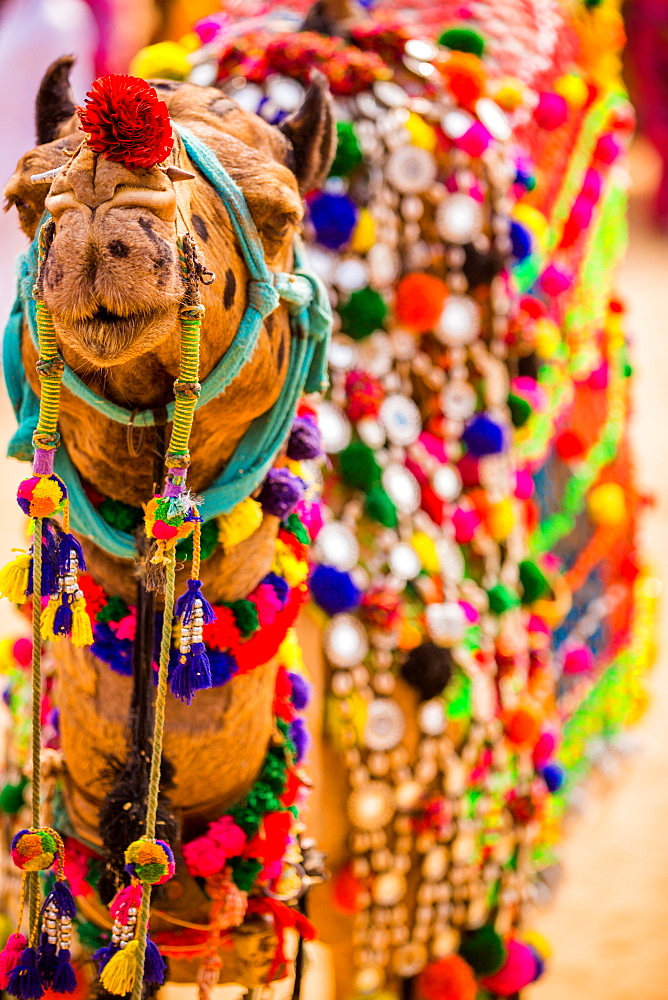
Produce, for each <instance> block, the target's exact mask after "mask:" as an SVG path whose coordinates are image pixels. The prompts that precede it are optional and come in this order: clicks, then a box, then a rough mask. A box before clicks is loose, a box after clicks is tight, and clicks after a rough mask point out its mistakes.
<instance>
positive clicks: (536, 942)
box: [522, 931, 552, 959]
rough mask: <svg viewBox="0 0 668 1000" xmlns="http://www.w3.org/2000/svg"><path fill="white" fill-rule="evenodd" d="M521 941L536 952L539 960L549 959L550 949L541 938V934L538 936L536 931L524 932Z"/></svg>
mask: <svg viewBox="0 0 668 1000" xmlns="http://www.w3.org/2000/svg"><path fill="white" fill-rule="evenodd" d="M522 940H523V941H524V942H525V943H526V944H528V945H531V947H532V948H534V949H535V950H536V951H537V952H538V954H539V955H540V957H541V958H544V959H545V958H550V956H551V955H552V949H551V947H550V945H549V942H548V941H547V940H546V939H545V938H544V937H543V935H542V934H539V933H538V931H525V932H524V933H523V934H522Z"/></svg>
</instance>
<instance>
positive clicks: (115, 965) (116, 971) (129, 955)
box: [100, 941, 138, 997]
mask: <svg viewBox="0 0 668 1000" xmlns="http://www.w3.org/2000/svg"><path fill="white" fill-rule="evenodd" d="M137 947H138V945H137V942H136V941H130V943H129V944H127V945H126V946H125V948H121V950H120V951H117V952H116V954H115V955H113V956H112V957H111V958H110V959H109V961H108V962H107V964H106V965H105V967H104V969H103V970H102V975H101V976H100V982H101V983H102V985H103V986H104V988H105V990H108V991H109V993H114V994H115V995H116V996H119V997H122V996H125V994H126V993H129V992H130V990H131V989H132V987H133V986H134V984H135V970H136V967H137Z"/></svg>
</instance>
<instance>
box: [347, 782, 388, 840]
mask: <svg viewBox="0 0 668 1000" xmlns="http://www.w3.org/2000/svg"><path fill="white" fill-rule="evenodd" d="M393 811H394V795H393V794H392V789H391V788H390V786H389V785H388V784H387V783H386V782H384V781H368V782H367V783H366V784H364V785H360V787H359V788H356V789H354V790H353V791H352V792H351V794H350V797H349V799H348V816H349V817H350V820H351V822H352V823H354V825H355V826H357V827H359V828H360V830H380V829H381V828H382V827H383V826H385V824H386V823H387V822H388V821H389V820H390V819H391V818H392V813H393Z"/></svg>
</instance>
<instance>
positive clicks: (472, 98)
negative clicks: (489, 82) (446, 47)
mask: <svg viewBox="0 0 668 1000" xmlns="http://www.w3.org/2000/svg"><path fill="white" fill-rule="evenodd" d="M441 73H442V74H443V77H444V79H445V82H446V84H447V87H448V90H449V91H450V93H451V94H452V96H453V97H454V98H455V100H456V101H457V103H458V104H461V106H462V107H464V108H468V107H471V105H473V104H475V102H476V101H477V100H478V98H479V97H482V95H483V93H484V91H485V77H486V74H485V67H484V66H483V64H482V62H481V61H480V59H478V57H477V56H474V55H472V53H470V52H453V53H452V55H451V56H450V58H449V59H448V61H447V62H446V63H444V65H443V66H442V68H441Z"/></svg>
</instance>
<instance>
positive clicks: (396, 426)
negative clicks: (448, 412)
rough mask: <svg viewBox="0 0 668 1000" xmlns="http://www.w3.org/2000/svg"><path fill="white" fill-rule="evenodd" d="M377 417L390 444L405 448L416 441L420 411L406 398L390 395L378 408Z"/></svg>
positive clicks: (420, 424)
mask: <svg viewBox="0 0 668 1000" xmlns="http://www.w3.org/2000/svg"><path fill="white" fill-rule="evenodd" d="M378 415H379V417H380V419H381V421H382V423H383V425H384V427H385V430H386V431H387V436H388V438H389V439H390V441H391V442H392V444H398V445H403V446H404V447H406V446H407V445H409V444H413V442H414V441H417V438H418V435H419V433H420V431H421V430H422V418H421V417H420V411H419V410H418V408H417V406H416V405H415V403H414V402H413V400H412V399H409V398H408V396H402V395H401V393H392V394H391V395H389V396H387V397H386V398H385V399H384V400H383V403H382V405H381V407H380V411H379V414H378Z"/></svg>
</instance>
